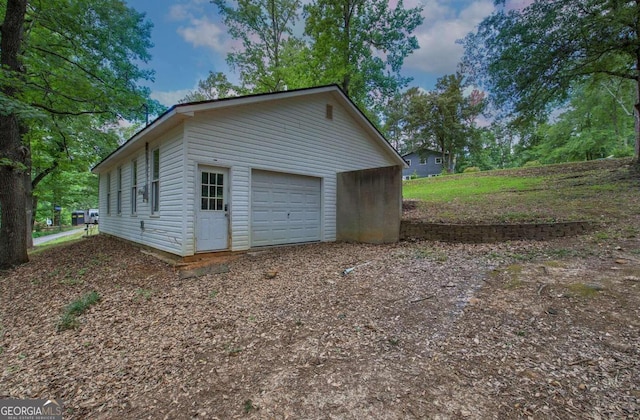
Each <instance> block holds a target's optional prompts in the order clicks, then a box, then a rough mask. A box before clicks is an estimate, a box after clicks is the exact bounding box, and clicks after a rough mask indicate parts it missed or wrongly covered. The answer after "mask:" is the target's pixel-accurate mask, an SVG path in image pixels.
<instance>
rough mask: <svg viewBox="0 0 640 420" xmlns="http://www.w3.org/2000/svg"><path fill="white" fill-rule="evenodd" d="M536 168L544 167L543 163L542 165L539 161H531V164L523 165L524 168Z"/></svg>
mask: <svg viewBox="0 0 640 420" xmlns="http://www.w3.org/2000/svg"><path fill="white" fill-rule="evenodd" d="M535 166H542V163H540V161H539V160H530V161H529V162H526V163H525V164H524V165H522V167H523V168H533V167H535Z"/></svg>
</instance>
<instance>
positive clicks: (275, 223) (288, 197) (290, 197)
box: [251, 171, 321, 246]
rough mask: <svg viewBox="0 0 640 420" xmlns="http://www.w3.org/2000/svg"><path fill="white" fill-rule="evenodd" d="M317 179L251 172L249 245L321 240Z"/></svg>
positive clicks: (318, 179) (318, 183)
mask: <svg viewBox="0 0 640 420" xmlns="http://www.w3.org/2000/svg"><path fill="white" fill-rule="evenodd" d="M320 203H321V200H320V178H313V177H308V176H300V175H292V174H283V173H278V172H267V171H253V173H252V176H251V246H265V245H281V244H294V243H300V242H312V241H319V240H320Z"/></svg>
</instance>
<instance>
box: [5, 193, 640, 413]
mask: <svg viewBox="0 0 640 420" xmlns="http://www.w3.org/2000/svg"><path fill="white" fill-rule="evenodd" d="M625 185H628V184H625ZM632 185H633V188H635V190H621V191H620V194H621V195H623V196H625V197H627V200H626V203H627V204H626V205H627V206H628V207H627V208H626V209H624V211H622V210H620V211H621V213H619V214H624V218H622V217H621V218H618V219H616V220H611V221H610V223H608V224H607V225H604V226H603V227H602V228H601V229H600V230H598V231H596V232H593V233H591V234H589V235H585V236H581V237H576V238H564V239H556V240H553V241H547V242H530V241H522V242H511V243H503V244H477V245H469V244H445V243H437V242H421V241H418V242H402V243H398V244H391V245H378V246H376V245H363V244H341V243H327V244H312V245H303V246H295V247H285V248H273V249H268V250H265V251H260V252H254V253H248V254H244V255H241V256H240V257H239V258H237V259H235V260H233V261H230V262H226V263H224V264H223V265H221V266H220V267H218V268H217V269H215V270H211V271H212V272H211V273H209V274H206V273H205V272H204V271H200V272H198V273H201V275H200V276H197V277H188V276H184V270H182V269H179V268H176V267H173V266H170V265H168V264H166V263H165V262H162V261H161V260H159V259H157V258H155V257H153V256H151V255H148V254H147V253H143V252H141V251H140V250H139V249H138V248H136V247H134V246H132V245H130V244H127V243H124V242H121V241H118V240H116V239H112V238H108V237H104V236H95V237H90V238H87V239H83V240H81V241H79V242H75V243H73V244H70V245H67V246H59V247H55V248H51V249H47V250H45V251H43V252H42V253H40V254H38V255H35V256H33V257H32V261H31V262H30V263H28V264H25V265H23V266H21V267H18V268H16V269H14V270H11V271H5V272H2V273H0V398H60V399H62V400H63V401H64V403H65V419H81V418H98V419H114V418H118V419H142V418H171V419H173V418H185V419H189V418H206V419H212V418H220V419H228V418H244V417H247V418H389V419H395V418H478V419H480V418H482V419H484V418H518V417H522V418H527V417H530V418H561V419H564V418H638V417H640V354H639V353H640V313H639V312H640V214H639V213H640V210H638V209H640V205H638V204H639V203H638V195H639V194H638V183H637V182H636V183H635V184H632ZM634 209H635V210H634ZM202 265H203V264H202V263H200V264H199V266H200V267H201V268H202ZM205 271H206V270H205ZM184 277H188V278H184ZM92 292H95V293H92ZM96 294H97V296H98V297H99V299H97V300H96V299H95V297H96ZM85 303H86V305H84V304H85ZM71 304H74V306H70V305H71ZM83 305H84V306H83ZM72 308H73V309H72ZM76 309H77V311H76ZM65 314H67V316H66V317H65ZM67 318H68V319H67Z"/></svg>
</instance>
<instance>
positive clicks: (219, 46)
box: [178, 17, 229, 53]
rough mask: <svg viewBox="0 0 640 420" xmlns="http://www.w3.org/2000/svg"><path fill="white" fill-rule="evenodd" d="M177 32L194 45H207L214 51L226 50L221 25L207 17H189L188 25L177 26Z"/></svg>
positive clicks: (226, 46)
mask: <svg viewBox="0 0 640 420" xmlns="http://www.w3.org/2000/svg"><path fill="white" fill-rule="evenodd" d="M178 34H180V36H181V37H182V38H183V39H184V40H185V41H187V42H189V43H190V44H192V45H193V46H194V47H208V48H211V49H212V50H214V51H216V52H223V53H224V52H227V51H228V49H229V48H228V45H227V44H226V42H225V39H224V38H225V31H224V30H223V29H222V26H221V25H219V24H216V23H214V22H211V21H209V19H208V18H206V17H204V18H202V19H197V18H191V19H190V20H189V26H181V27H179V28H178Z"/></svg>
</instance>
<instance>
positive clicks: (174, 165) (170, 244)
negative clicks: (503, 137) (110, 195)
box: [100, 126, 191, 255]
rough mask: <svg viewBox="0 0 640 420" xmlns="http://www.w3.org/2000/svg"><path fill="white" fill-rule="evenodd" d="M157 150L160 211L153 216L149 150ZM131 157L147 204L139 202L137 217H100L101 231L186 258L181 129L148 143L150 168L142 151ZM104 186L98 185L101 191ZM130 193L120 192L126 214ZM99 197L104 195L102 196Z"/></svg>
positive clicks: (126, 173)
mask: <svg viewBox="0 0 640 420" xmlns="http://www.w3.org/2000/svg"><path fill="white" fill-rule="evenodd" d="M157 148H159V150H160V162H159V164H160V174H159V179H160V182H161V188H160V196H159V197H158V198H159V200H160V210H161V212H160V213H158V214H154V215H152V214H151V194H150V192H151V178H152V167H151V162H152V156H151V154H152V150H154V149H157ZM134 155H135V156H137V158H136V161H137V166H138V187H139V188H140V189H142V188H144V187H145V185H147V186H148V187H147V188H148V191H149V195H148V197H149V199H148V200H146V201H144V200H142V199H139V200H138V208H137V213H136V214H137V217H120V218H116V217H113V216H111V217H100V231H101V232H104V233H107V234H110V235H114V236H118V237H120V238H124V239H127V240H130V241H133V242H138V243H142V244H145V245H149V246H152V247H154V248H157V249H160V250H163V251H167V252H170V253H173V254H177V255H185V254H183V225H184V223H185V220H184V219H185V217H187V216H186V214H185V212H184V206H183V205H182V203H183V201H184V197H183V191H184V188H183V185H184V179H183V172H184V171H183V151H182V126H179V127H176V128H174V129H172V130H170V131H169V132H168V133H165V134H164V135H163V136H161V137H160V138H159V139H157V140H154V141H153V143H151V144H149V160H148V162H149V168H146V167H145V161H146V159H145V151H144V149H141V150H140V149H138V150H136V151H135V153H134ZM130 159H131V155H129V156H128V157H123V160H124V162H127V161H130ZM114 164H117V162H114ZM130 176H131V171H123V183H124V185H131V179H130ZM105 184H106V183H105ZM105 186H106V185H105ZM105 186H103V185H102V184H101V185H100V188H101V191H102V188H103V187H105ZM130 194H131V190H130V189H129V190H127V189H124V190H123V203H125V205H127V207H123V212H124V213H125V214H126V213H127V212H131V208H130V207H129V206H130V204H128V203H130V202H131V197H130ZM100 195H101V197H102V196H103V194H102V193H101V194H100ZM140 197H142V196H140ZM101 211H102V208H101ZM189 217H191V215H189ZM141 222H144V230H143V229H141V225H140V223H141Z"/></svg>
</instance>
